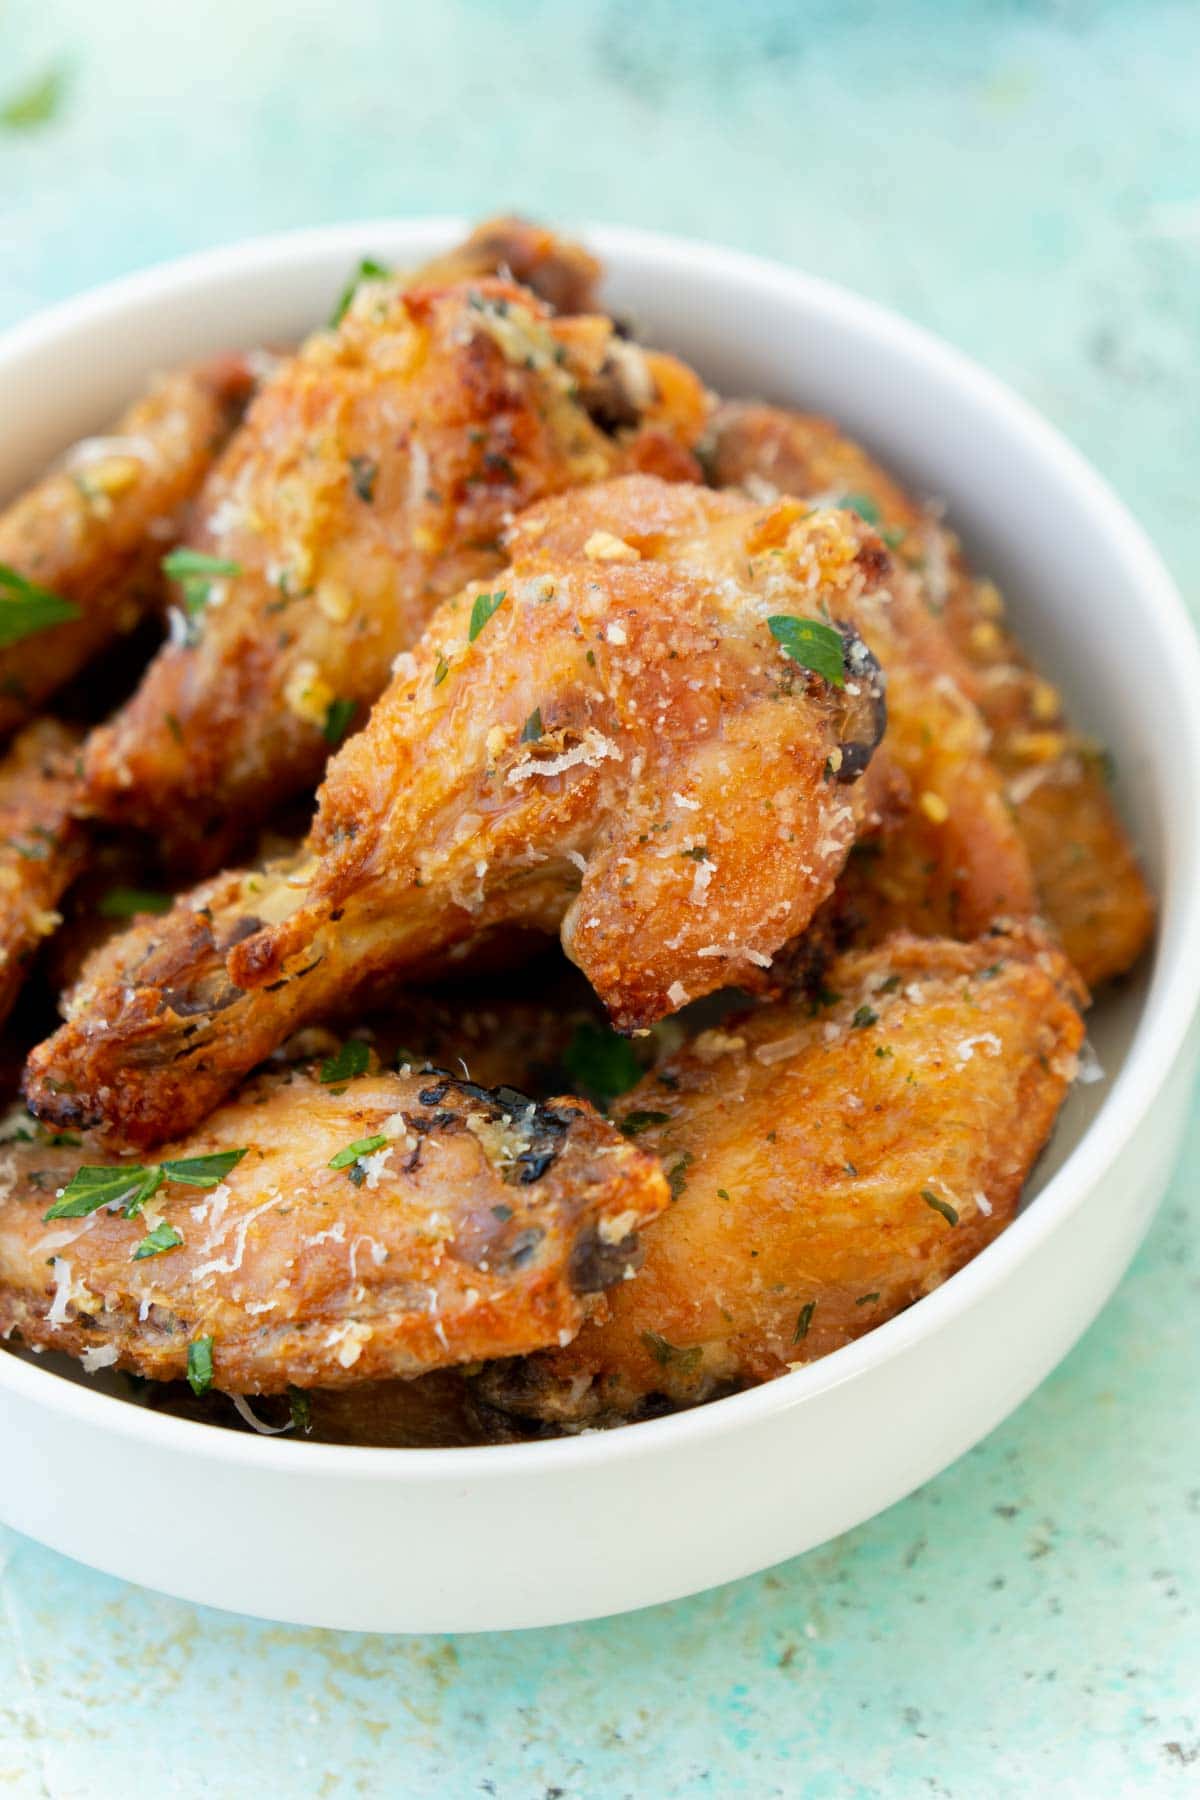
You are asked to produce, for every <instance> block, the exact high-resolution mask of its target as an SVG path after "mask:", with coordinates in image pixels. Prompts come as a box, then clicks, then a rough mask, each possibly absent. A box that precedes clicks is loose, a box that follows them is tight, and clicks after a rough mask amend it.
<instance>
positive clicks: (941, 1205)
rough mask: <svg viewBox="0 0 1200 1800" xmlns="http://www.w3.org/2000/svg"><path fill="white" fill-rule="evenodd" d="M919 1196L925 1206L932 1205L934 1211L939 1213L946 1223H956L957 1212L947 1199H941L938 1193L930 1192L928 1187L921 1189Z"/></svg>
mask: <svg viewBox="0 0 1200 1800" xmlns="http://www.w3.org/2000/svg"><path fill="white" fill-rule="evenodd" d="M921 1198H922V1200H923V1201H924V1202H925V1204H926V1206H932V1208H933V1210H934V1212H940V1213H941V1215H942V1217H943V1219H945V1221H946V1223H947V1225H957V1224H958V1213H957V1212H956V1211H955V1209H954V1207H952V1206H951V1204H950V1202H949V1201H948V1200H943V1199H941V1198H940V1196H939V1195H937V1194H932V1193H930V1191H929V1189H928V1188H922V1189H921Z"/></svg>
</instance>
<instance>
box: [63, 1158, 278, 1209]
mask: <svg viewBox="0 0 1200 1800" xmlns="http://www.w3.org/2000/svg"><path fill="white" fill-rule="evenodd" d="M245 1154H246V1152H245V1151H244V1150H220V1151H217V1152H216V1153H215V1154H213V1155H212V1156H185V1157H182V1158H181V1159H179V1160H177V1161H175V1162H165V1163H162V1164H151V1165H150V1166H149V1167H147V1166H145V1165H143V1164H141V1163H115V1164H103V1163H101V1164H88V1163H85V1164H84V1166H83V1167H82V1168H81V1169H76V1171H75V1173H74V1175H72V1177H71V1179H70V1181H69V1182H68V1183H67V1185H66V1187H65V1188H64V1189H63V1191H62V1193H61V1194H60V1195H59V1197H58V1199H57V1200H56V1201H55V1202H54V1205H53V1206H52V1207H51V1208H50V1211H49V1212H48V1213H47V1214H46V1215H45V1217H46V1220H47V1221H49V1220H50V1219H86V1218H87V1217H88V1215H89V1213H94V1212H98V1211H99V1210H100V1208H101V1207H102V1206H107V1207H110V1208H112V1209H114V1210H115V1209H116V1208H117V1207H120V1208H121V1209H122V1210H123V1211H124V1214H125V1217H126V1218H127V1219H132V1218H133V1217H134V1215H135V1213H139V1212H141V1210H142V1208H143V1207H144V1206H145V1204H146V1202H147V1200H149V1199H151V1198H152V1196H153V1195H155V1194H157V1192H158V1190H159V1188H160V1187H161V1186H162V1184H163V1182H164V1181H182V1182H184V1183H185V1184H186V1185H187V1186H188V1187H202V1188H207V1187H216V1185H217V1183H218V1182H220V1181H224V1179H225V1177H226V1175H228V1173H229V1171H230V1170H231V1169H232V1168H234V1167H235V1166H236V1164H238V1163H240V1162H241V1160H242V1158H243V1156H245Z"/></svg>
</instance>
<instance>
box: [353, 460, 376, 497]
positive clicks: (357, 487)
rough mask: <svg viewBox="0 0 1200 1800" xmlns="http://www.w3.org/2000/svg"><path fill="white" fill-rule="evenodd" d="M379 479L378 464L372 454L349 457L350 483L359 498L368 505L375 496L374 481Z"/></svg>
mask: <svg viewBox="0 0 1200 1800" xmlns="http://www.w3.org/2000/svg"><path fill="white" fill-rule="evenodd" d="M378 479H379V464H378V463H377V462H376V461H375V458H374V457H373V456H352V457H351V458H350V485H351V487H352V488H353V489H354V491H355V493H356V494H357V495H358V497H359V499H360V500H363V501H365V502H366V504H367V505H368V506H370V504H371V502H372V501H373V500H374V498H375V483H376V482H377V481H378Z"/></svg>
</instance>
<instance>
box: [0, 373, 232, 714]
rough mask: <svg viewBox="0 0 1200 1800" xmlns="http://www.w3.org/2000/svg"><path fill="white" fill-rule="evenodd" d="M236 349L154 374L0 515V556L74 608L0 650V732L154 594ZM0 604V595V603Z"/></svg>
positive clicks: (205, 462)
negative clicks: (136, 396) (103, 432)
mask: <svg viewBox="0 0 1200 1800" xmlns="http://www.w3.org/2000/svg"><path fill="white" fill-rule="evenodd" d="M249 382H250V377H249V374H248V372H247V369H246V366H245V364H244V363H243V362H242V361H241V359H240V358H236V357H221V358H216V359H214V360H213V361H212V362H210V363H205V364H202V365H200V366H198V367H196V368H192V369H181V370H179V371H177V372H176V373H174V374H172V375H167V376H165V377H163V379H162V380H160V381H158V382H156V383H155V385H154V386H153V387H152V388H151V389H150V390H149V392H148V393H146V394H145V395H143V396H142V398H141V399H140V400H138V401H136V402H135V403H134V405H132V406H131V407H130V408H129V410H128V412H126V413H125V414H124V415H123V416H122V417H121V418H120V419H119V420H118V421H117V423H116V424H115V425H114V426H113V430H112V435H111V436H109V437H104V438H93V439H88V440H86V441H85V442H84V443H82V444H78V445H76V447H75V449H74V450H73V451H71V452H70V453H69V454H68V456H67V457H66V459H65V460H64V462H63V464H62V465H61V466H60V467H59V468H57V469H56V470H54V471H53V472H52V473H51V474H48V475H46V476H44V477H43V478H42V480H41V481H39V482H38V483H37V485H36V486H34V487H32V488H30V489H29V490H28V491H27V492H26V493H24V494H22V495H21V496H20V497H19V498H18V499H16V500H14V501H13V502H12V504H11V505H10V506H9V507H8V508H7V509H6V510H5V511H4V512H3V513H0V563H3V564H5V565H7V566H8V567H9V568H11V569H15V570H16V571H17V573H18V574H19V575H23V576H24V577H25V578H26V580H28V581H32V582H35V583H36V584H37V585H38V586H39V587H42V588H47V589H49V590H50V591H51V592H52V593H54V594H57V595H58V596H59V597H60V598H61V599H63V600H69V601H71V602H72V603H73V604H74V605H76V606H78V607H79V608H80V609H81V617H80V618H78V619H73V620H70V621H68V622H67V623H66V624H63V625H56V626H53V627H51V628H50V629H49V630H46V631H39V632H37V633H35V634H34V635H33V636H31V637H27V638H22V639H20V640H19V641H18V642H17V643H15V644H10V645H9V646H8V647H7V648H4V649H0V733H6V732H9V731H13V730H15V728H16V727H17V726H18V725H20V724H22V723H23V721H24V720H26V719H28V718H29V717H30V716H31V715H32V714H33V713H35V712H36V711H37V709H38V707H39V706H40V704H41V703H42V701H44V700H45V699H46V698H47V697H48V696H49V695H50V694H52V693H54V691H55V690H56V689H57V688H60V687H61V686H62V685H63V683H64V682H66V681H69V680H70V678H71V677H72V676H73V675H74V674H76V673H77V672H78V671H79V670H80V669H82V668H83V667H84V665H85V664H86V663H88V662H89V661H90V660H91V659H92V658H93V657H94V656H95V655H96V654H97V653H98V652H99V651H100V650H102V649H103V648H104V647H105V645H106V644H108V643H109V642H110V640H111V639H113V638H114V637H116V636H118V635H119V634H120V633H122V632H126V631H129V630H131V629H132V627H133V626H134V625H135V624H136V623H137V621H138V619H139V618H140V617H141V616H142V614H143V613H144V612H145V611H146V609H147V608H148V607H150V606H152V605H154V604H156V603H157V601H158V600H159V599H160V597H161V595H162V591H163V579H162V575H161V572H160V569H159V563H160V559H161V557H162V555H163V553H164V551H166V550H168V549H169V548H170V546H171V544H172V542H173V541H174V540H175V538H176V537H177V536H178V534H179V532H180V530H181V527H182V513H183V509H184V508H185V507H186V504H187V502H188V501H189V500H190V499H191V498H192V497H193V495H194V494H195V493H196V490H197V489H198V488H199V487H200V484H201V482H202V481H203V479H204V477H205V475H206V474H207V473H208V471H209V469H210V468H211V466H212V463H213V459H214V457H215V455H216V453H217V451H218V450H219V449H220V447H221V445H222V444H223V443H224V441H225V439H226V438H227V437H228V435H229V432H230V430H231V428H232V426H233V423H234V421H235V419H236V417H237V415H238V412H239V410H240V408H241V406H242V404H243V403H244V401H245V398H246V395H247V393H248V391H249ZM0 604H3V602H0Z"/></svg>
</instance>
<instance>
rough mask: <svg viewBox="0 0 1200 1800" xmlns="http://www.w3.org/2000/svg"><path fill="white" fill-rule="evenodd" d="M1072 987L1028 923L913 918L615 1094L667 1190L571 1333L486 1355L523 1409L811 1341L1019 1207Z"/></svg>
mask: <svg viewBox="0 0 1200 1800" xmlns="http://www.w3.org/2000/svg"><path fill="white" fill-rule="evenodd" d="M1079 1000H1080V990H1079V988H1078V985H1077V983H1076V981H1075V977H1074V974H1073V971H1071V970H1070V968H1069V966H1068V965H1067V963H1066V961H1065V959H1064V958H1063V956H1062V954H1061V952H1059V951H1058V950H1057V949H1055V948H1052V947H1051V946H1050V944H1049V942H1048V940H1046V939H1045V938H1044V937H1041V936H1040V935H1038V934H1036V933H1028V932H1027V933H1022V934H1018V935H1015V936H1014V935H1004V934H995V935H993V936H991V937H988V938H985V939H982V940H981V941H980V942H978V943H975V944H958V943H951V942H945V941H938V940H936V939H927V938H915V937H910V936H907V935H900V936H897V937H896V938H893V939H891V940H890V941H889V942H887V943H884V944H882V945H879V946H877V947H876V948H874V949H872V950H869V951H855V952H852V953H851V954H849V955H847V956H845V957H843V958H841V959H840V960H839V961H837V962H835V963H834V964H833V965H832V966H831V967H830V968H829V970H828V971H827V974H826V986H825V988H824V990H823V991H822V992H821V993H820V994H819V995H818V996H817V997H816V999H815V1000H809V999H799V1000H796V1001H793V1002H789V1003H787V1004H784V1005H777V1006H767V1007H764V1008H762V1009H761V1010H760V1011H758V1012H755V1013H749V1014H746V1015H744V1016H742V1017H740V1018H734V1019H729V1020H726V1022H725V1023H724V1025H722V1026H721V1027H720V1028H718V1029H716V1030H710V1031H707V1032H705V1033H702V1034H701V1035H700V1036H699V1037H697V1038H696V1039H695V1040H694V1042H692V1043H691V1044H688V1045H686V1046H685V1047H684V1049H683V1050H681V1051H680V1052H679V1053H678V1054H677V1055H675V1056H672V1057H669V1058H668V1059H667V1060H666V1061H665V1062H664V1063H663V1064H662V1065H661V1066H660V1067H659V1069H658V1070H657V1072H656V1073H653V1074H650V1075H647V1076H646V1077H645V1079H644V1080H643V1082H642V1083H641V1084H640V1086H638V1087H637V1088H635V1089H634V1090H633V1091H632V1092H631V1093H629V1094H627V1095H625V1097H624V1098H623V1099H621V1100H620V1101H618V1102H617V1104H616V1107H615V1109H614V1116H615V1117H616V1118H617V1120H618V1121H619V1122H620V1123H621V1124H622V1127H623V1129H624V1130H625V1132H626V1133H627V1135H628V1136H630V1137H631V1138H633V1139H634V1140H635V1141H636V1142H637V1143H638V1145H640V1146H642V1147H644V1148H645V1149H647V1150H651V1151H653V1152H654V1154H655V1155H656V1156H658V1157H659V1158H660V1159H661V1161H662V1164H663V1166H664V1168H665V1169H666V1171H667V1175H668V1179H669V1180H670V1182H671V1187H672V1192H673V1195H674V1204H673V1205H672V1206H671V1207H670V1209H669V1210H668V1211H667V1212H666V1213H664V1215H663V1216H662V1217H661V1218H660V1219H658V1220H657V1221H656V1223H655V1224H654V1225H652V1226H651V1227H650V1228H649V1230H647V1232H646V1234H645V1260H644V1262H643V1265H642V1267H641V1269H640V1271H639V1272H638V1274H637V1275H636V1276H635V1278H634V1279H633V1280H632V1281H629V1282H627V1283H624V1284H622V1286H621V1287H620V1288H619V1289H617V1290H615V1291H614V1292H613V1293H612V1294H611V1295H610V1296H609V1297H608V1299H607V1300H606V1302H605V1304H604V1306H603V1307H602V1308H601V1311H600V1314H599V1315H598V1317H597V1318H596V1320H594V1321H592V1322H590V1323H589V1324H588V1325H586V1326H585V1327H584V1329H583V1330H582V1331H581V1332H580V1334H579V1336H578V1337H577V1338H576V1339H575V1340H574V1342H573V1343H572V1344H571V1345H569V1346H568V1347H567V1348H566V1349H565V1350H562V1351H551V1352H550V1353H549V1354H547V1355H545V1356H538V1357H534V1358H532V1359H531V1360H530V1361H528V1362H523V1363H517V1364H515V1365H510V1366H508V1367H497V1368H493V1369H489V1370H485V1371H484V1373H483V1376H482V1377H481V1383H480V1385H481V1387H482V1390H483V1392H484V1394H485V1396H486V1397H487V1398H488V1399H489V1400H491V1401H492V1402H494V1403H495V1404H498V1405H500V1406H503V1407H507V1408H509V1409H510V1410H512V1411H515V1412H517V1413H521V1414H526V1415H529V1416H532V1417H537V1418H541V1419H545V1420H557V1421H560V1422H571V1423H596V1422H602V1421H609V1422H612V1421H615V1420H617V1419H621V1418H628V1417H630V1416H636V1415H638V1414H639V1413H642V1412H644V1411H646V1410H647V1409H648V1408H653V1407H654V1406H661V1405H662V1404H663V1403H670V1404H672V1405H686V1404H690V1403H692V1402H695V1401H698V1400H703V1399H707V1398H709V1397H711V1396H712V1395H713V1394H714V1393H716V1392H719V1391H721V1390H728V1389H730V1388H733V1387H738V1386H744V1385H747V1384H749V1383H754V1382H759V1381H765V1380H768V1379H770V1378H771V1377H772V1376H775V1375H781V1374H783V1373H784V1372H785V1371H786V1370H787V1369H789V1368H792V1367H794V1366H795V1365H796V1364H798V1363H804V1362H810V1361H812V1360H813V1359H814V1358H815V1357H818V1356H824V1355H826V1354H827V1353H828V1352H829V1351H830V1350H835V1349H837V1348H838V1347H839V1346H840V1345H842V1344H845V1343H848V1342H849V1341H850V1340H851V1339H852V1338H855V1337H859V1336H861V1335H862V1333H863V1332H865V1331H869V1330H871V1329H872V1328H873V1327H874V1326H876V1325H879V1324H881V1323H882V1322H883V1320H885V1319H887V1318H890V1317H891V1316H892V1314H893V1313H896V1312H898V1311H900V1310H901V1309H902V1308H903V1307H906V1306H909V1305H911V1303H912V1302H913V1301H914V1300H917V1299H919V1298H920V1296H921V1295H922V1294H925V1293H928V1292H929V1290H930V1289H931V1288H934V1287H936V1286H937V1285H938V1284H939V1283H940V1282H942V1281H944V1280H945V1279H946V1278H947V1276H949V1275H951V1274H953V1272H954V1271H955V1270H956V1269H958V1268H961V1267H962V1265H963V1264H964V1263H966V1262H968V1261H969V1260H970V1258H971V1257H973V1256H974V1255H976V1254H977V1252H978V1251H979V1250H981V1249H982V1248H983V1246H984V1245H985V1244H987V1243H988V1242H989V1241H990V1240H991V1239H992V1238H993V1237H995V1236H996V1234H997V1233H998V1232H999V1231H1001V1230H1003V1228H1004V1226H1005V1225H1007V1224H1008V1222H1009V1220H1010V1219H1011V1218H1012V1217H1013V1214H1014V1212H1015V1211H1016V1207H1017V1202H1018V1200H1019V1198H1020V1194H1021V1190H1022V1187H1023V1186H1024V1183H1025V1180H1026V1177H1027V1176H1028V1174H1029V1171H1030V1168H1031V1167H1032V1165H1033V1163H1034V1160H1035V1159H1036V1157H1037V1155H1038V1152H1039V1151H1040V1150H1041V1148H1042V1145H1043V1144H1044V1143H1045V1141H1046V1138H1047V1137H1048V1135H1049V1133H1050V1129H1051V1127H1052V1125H1053V1123H1054V1119H1055V1116H1056V1114H1057V1112H1058V1109H1059V1106H1060V1105H1061V1103H1062V1100H1063V1096H1064V1094H1065V1093H1066V1090H1067V1087H1068V1085H1069V1084H1070V1082H1071V1080H1072V1079H1073V1077H1074V1074H1075V1068H1076V1053H1077V1052H1078V1050H1079V1047H1080V1043H1081V1041H1082V1037H1083V1026H1082V1022H1081V1020H1080V1017H1079V1011H1078V1004H1079Z"/></svg>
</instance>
